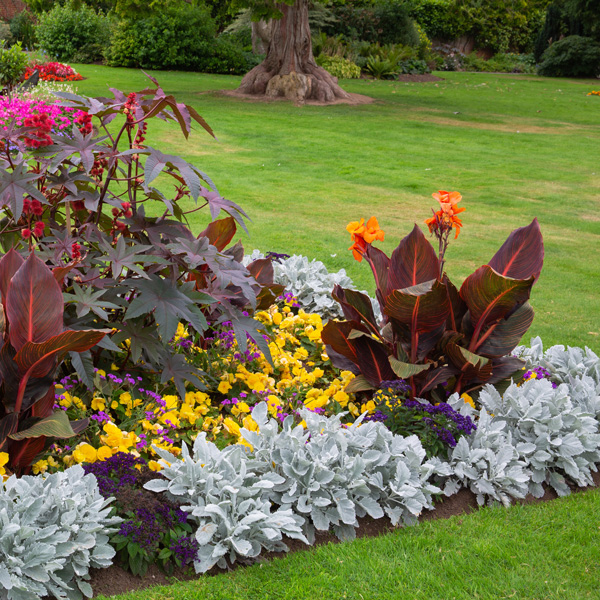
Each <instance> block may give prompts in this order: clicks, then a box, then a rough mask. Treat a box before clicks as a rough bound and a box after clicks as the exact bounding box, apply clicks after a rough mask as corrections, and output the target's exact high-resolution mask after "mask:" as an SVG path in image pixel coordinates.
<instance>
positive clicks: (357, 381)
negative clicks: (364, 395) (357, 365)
mask: <svg viewBox="0 0 600 600" xmlns="http://www.w3.org/2000/svg"><path fill="white" fill-rule="evenodd" d="M372 389H374V388H373V386H372V385H371V384H370V383H369V382H368V381H367V378H366V377H365V376H364V375H357V376H356V377H355V378H354V379H353V380H352V381H351V382H350V383H349V384H348V385H347V386H346V387H345V388H344V391H345V392H346V393H347V394H356V393H357V392H367V391H369V390H372Z"/></svg>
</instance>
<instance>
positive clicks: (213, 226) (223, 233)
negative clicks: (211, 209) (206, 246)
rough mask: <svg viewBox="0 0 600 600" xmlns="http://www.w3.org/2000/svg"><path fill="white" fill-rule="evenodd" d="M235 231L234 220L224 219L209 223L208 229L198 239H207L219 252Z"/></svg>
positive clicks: (231, 218) (230, 218)
mask: <svg viewBox="0 0 600 600" xmlns="http://www.w3.org/2000/svg"><path fill="white" fill-rule="evenodd" d="M236 231H237V227H236V224H235V219H234V218H233V217H226V218H225V219H218V220H216V221H212V222H211V223H209V224H208V227H207V228H206V229H205V230H204V231H203V232H202V233H201V234H200V235H199V236H198V237H207V238H208V241H209V242H210V243H211V244H212V245H213V246H215V248H216V249H217V250H218V251H219V252H221V251H222V250H224V249H225V247H226V246H227V244H229V242H230V241H231V240H232V239H233V236H234V235H235V232H236Z"/></svg>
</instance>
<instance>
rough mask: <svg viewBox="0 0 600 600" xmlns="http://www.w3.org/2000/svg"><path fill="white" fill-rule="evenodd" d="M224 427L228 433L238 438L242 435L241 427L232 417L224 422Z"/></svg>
mask: <svg viewBox="0 0 600 600" xmlns="http://www.w3.org/2000/svg"><path fill="white" fill-rule="evenodd" d="M223 426H224V427H225V429H226V430H227V432H228V433H230V434H231V435H235V436H236V437H239V435H240V426H239V425H238V424H237V423H236V422H235V421H234V420H233V419H231V418H230V417H227V418H226V419H225V420H224V421H223Z"/></svg>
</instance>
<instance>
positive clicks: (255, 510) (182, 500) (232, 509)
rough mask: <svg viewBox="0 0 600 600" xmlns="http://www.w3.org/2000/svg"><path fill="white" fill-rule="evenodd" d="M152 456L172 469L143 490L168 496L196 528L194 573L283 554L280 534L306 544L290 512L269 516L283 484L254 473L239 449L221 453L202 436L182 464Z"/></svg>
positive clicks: (270, 475) (185, 453)
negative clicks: (263, 554) (264, 554)
mask: <svg viewBox="0 0 600 600" xmlns="http://www.w3.org/2000/svg"><path fill="white" fill-rule="evenodd" d="M155 450H156V451H157V453H158V454H159V455H160V457H161V458H162V459H163V460H164V461H166V462H167V463H170V466H167V467H166V468H165V469H163V470H162V471H161V474H162V475H163V476H164V477H165V478H166V479H155V480H152V481H150V482H148V483H147V484H146V485H145V486H144V487H145V488H146V489H149V490H152V491H154V492H166V493H167V494H168V496H169V497H170V498H171V499H172V500H175V501H176V502H177V503H179V504H181V509H182V510H184V511H186V512H188V513H190V517H191V520H192V521H194V522H195V523H196V524H197V530H196V533H195V537H196V540H197V542H198V544H199V550H198V554H197V555H196V558H195V561H194V568H195V570H196V572H197V573H205V572H206V571H208V570H209V569H210V568H212V567H213V566H214V565H218V566H219V567H221V568H226V567H227V559H229V561H230V563H233V562H235V561H236V559H238V558H254V557H256V556H258V555H259V554H260V552H261V551H262V550H263V549H265V550H267V551H275V552H280V551H287V550H288V547H287V546H286V544H285V543H284V542H283V541H282V537H283V535H284V534H285V535H287V536H288V537H290V538H296V539H300V540H303V541H304V542H306V543H308V541H307V540H306V538H305V537H304V535H303V534H302V530H301V525H302V522H303V519H302V518H301V517H299V516H297V515H294V514H293V513H292V511H291V510H289V509H288V510H286V509H282V508H279V509H278V510H275V511H273V510H272V506H271V502H270V500H269V490H272V489H273V487H274V486H275V485H276V484H278V483H281V482H282V481H283V478H282V477H280V476H278V475H276V474H275V473H272V472H271V473H259V472H256V471H255V470H253V469H252V468H251V467H250V466H249V464H248V459H247V456H246V453H245V451H244V448H243V447H242V446H239V445H236V446H228V447H227V448H225V449H224V450H219V449H218V448H217V447H216V446H215V445H214V444H213V443H212V442H208V441H207V440H206V433H204V432H201V433H199V434H198V437H197V438H196V440H195V442H194V446H193V454H192V455H190V453H189V451H188V448H187V446H186V445H185V444H183V446H182V457H183V460H179V459H177V458H176V457H175V456H173V455H171V454H170V453H169V452H166V451H164V450H161V449H160V448H156V447H155Z"/></svg>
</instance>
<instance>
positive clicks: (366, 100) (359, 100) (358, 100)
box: [212, 90, 375, 106]
mask: <svg viewBox="0 0 600 600" xmlns="http://www.w3.org/2000/svg"><path fill="white" fill-rule="evenodd" d="M212 93H213V94H215V95H218V96H228V97H230V98H239V99H240V100H247V101H248V102H291V100H288V99H287V98H284V97H283V96H279V97H277V98H272V97H269V96H264V95H262V96H257V95H255V94H242V93H241V92H238V91H237V90H219V91H217V92H212ZM348 94H349V95H350V98H349V99H344V98H336V99H335V100H334V101H333V102H321V101H319V100H306V101H305V102H304V104H306V105H307V106H333V105H334V104H349V105H350V106H360V105H361V104H372V103H373V102H375V99H374V98H370V97H369V96H363V95H362V94H352V93H350V92H348Z"/></svg>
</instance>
